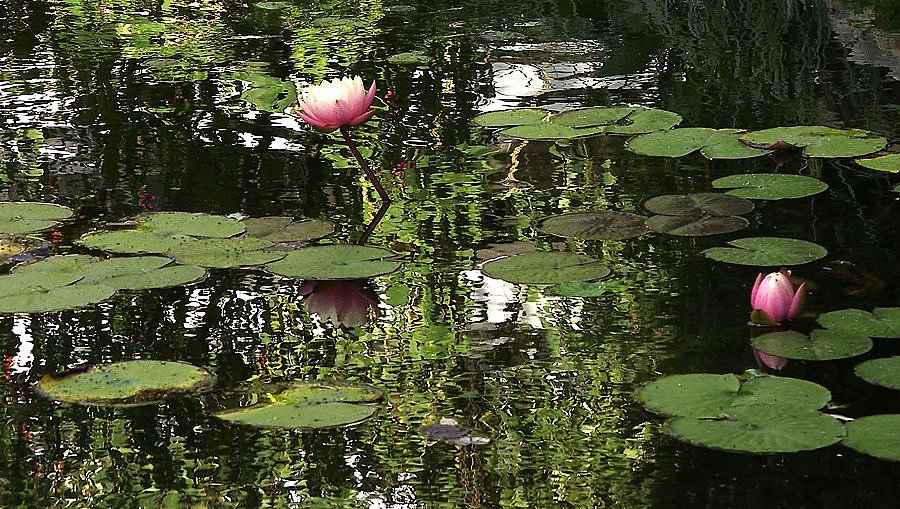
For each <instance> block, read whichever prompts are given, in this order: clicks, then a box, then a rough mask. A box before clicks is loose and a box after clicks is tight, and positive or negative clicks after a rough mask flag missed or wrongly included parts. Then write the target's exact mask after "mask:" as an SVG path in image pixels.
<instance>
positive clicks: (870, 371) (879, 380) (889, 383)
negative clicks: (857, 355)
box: [854, 355, 900, 389]
mask: <svg viewBox="0 0 900 509" xmlns="http://www.w3.org/2000/svg"><path fill="white" fill-rule="evenodd" d="M854 372H856V376H858V377H860V378H862V379H863V380H865V381H866V382H869V383H870V384H875V385H881V386H883V387H888V388H890V389H900V355H895V356H893V357H886V358H884V359H872V360H869V361H866V362H863V363H861V364H859V365H858V366H856V369H854Z"/></svg>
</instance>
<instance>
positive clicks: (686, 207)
mask: <svg viewBox="0 0 900 509" xmlns="http://www.w3.org/2000/svg"><path fill="white" fill-rule="evenodd" d="M644 208H646V209H647V210H649V211H650V212H653V213H654V214H662V215H666V216H698V215H702V214H708V215H711V216H740V215H742V214H746V213H748V212H750V211H752V210H753V202H752V201H749V200H745V199H743V198H738V197H736V196H729V195H727V194H721V193H695V194H665V195H662V196H655V197H653V198H650V199H649V200H647V201H646V202H644Z"/></svg>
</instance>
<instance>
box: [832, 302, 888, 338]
mask: <svg viewBox="0 0 900 509" xmlns="http://www.w3.org/2000/svg"><path fill="white" fill-rule="evenodd" d="M818 322H819V324H820V325H821V326H822V327H827V328H829V329H836V330H849V331H854V332H858V333H860V334H864V335H866V336H869V337H872V338H900V307H896V308H875V310H874V311H873V312H871V313H869V312H866V311H862V310H860V309H853V308H850V309H842V310H840V311H832V312H830V313H823V314H821V315H819V318H818Z"/></svg>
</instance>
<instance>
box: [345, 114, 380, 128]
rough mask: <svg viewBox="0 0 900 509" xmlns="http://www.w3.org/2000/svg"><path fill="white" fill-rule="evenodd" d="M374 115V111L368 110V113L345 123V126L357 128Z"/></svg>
mask: <svg viewBox="0 0 900 509" xmlns="http://www.w3.org/2000/svg"><path fill="white" fill-rule="evenodd" d="M374 114H375V110H369V111H367V112H365V113H363V114H362V115H360V116H358V117H356V118H354V119H353V120H351V121H349V122H347V124H348V125H351V126H358V125H360V124H364V123H365V122H366V121H367V120H369V119H370V118H372V115H374Z"/></svg>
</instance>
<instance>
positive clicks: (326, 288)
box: [300, 279, 378, 327]
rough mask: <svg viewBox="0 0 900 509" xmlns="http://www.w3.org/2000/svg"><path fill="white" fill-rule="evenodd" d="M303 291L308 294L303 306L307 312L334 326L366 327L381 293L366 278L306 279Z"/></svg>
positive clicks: (305, 295) (302, 293) (301, 290)
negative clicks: (328, 321) (370, 285)
mask: <svg viewBox="0 0 900 509" xmlns="http://www.w3.org/2000/svg"><path fill="white" fill-rule="evenodd" d="M300 294H301V295H303V296H304V297H305V298H304V299H303V307H304V309H306V311H307V312H308V313H310V314H313V313H315V314H317V315H318V316H319V318H320V319H321V320H322V321H325V320H331V322H332V323H334V324H335V325H346V326H347V327H353V326H356V325H359V326H364V325H366V324H367V323H369V320H370V319H371V318H373V317H374V315H375V313H376V310H377V309H378V294H376V293H375V292H374V291H372V290H371V289H370V288H369V287H368V286H367V282H366V280H364V279H346V280H325V279H322V280H315V279H307V280H306V281H304V282H303V284H302V285H301V286H300Z"/></svg>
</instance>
